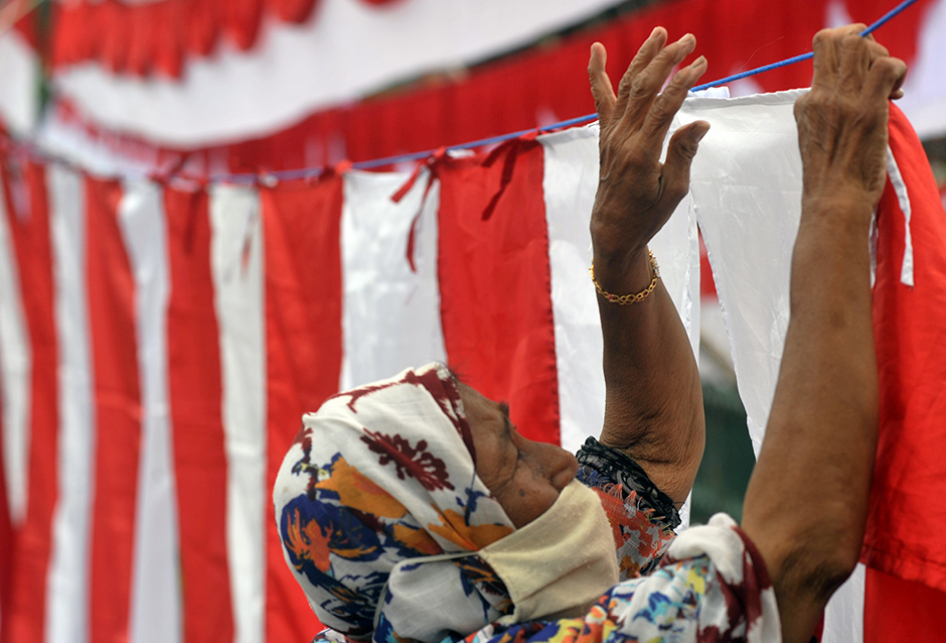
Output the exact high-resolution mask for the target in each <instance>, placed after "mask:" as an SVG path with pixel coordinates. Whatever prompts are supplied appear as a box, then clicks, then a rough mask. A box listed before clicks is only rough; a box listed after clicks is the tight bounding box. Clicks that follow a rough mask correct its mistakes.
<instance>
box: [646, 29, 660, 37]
mask: <svg viewBox="0 0 946 643" xmlns="http://www.w3.org/2000/svg"><path fill="white" fill-rule="evenodd" d="M658 31H660V27H654V30H653V31H651V32H650V35H649V36H648V38H653V37H654V36H656V35H657V32H658Z"/></svg>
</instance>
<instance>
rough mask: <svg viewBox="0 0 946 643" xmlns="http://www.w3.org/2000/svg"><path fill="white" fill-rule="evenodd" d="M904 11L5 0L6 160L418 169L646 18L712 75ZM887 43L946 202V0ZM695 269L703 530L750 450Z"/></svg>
mask: <svg viewBox="0 0 946 643" xmlns="http://www.w3.org/2000/svg"><path fill="white" fill-rule="evenodd" d="M894 5H895V2H894V1H893V0H811V1H806V2H793V3H776V2H772V1H771V0H630V1H628V0H58V1H40V0H7V1H5V2H2V3H0V124H2V128H3V132H2V138H0V147H2V148H3V150H4V151H5V152H7V153H8V154H6V155H5V156H4V158H5V159H6V160H5V163H6V166H5V167H4V172H5V176H7V177H11V176H15V175H17V173H19V172H21V171H22V170H21V168H20V166H19V165H17V164H16V163H13V162H11V161H10V160H9V159H11V158H15V157H16V154H20V155H26V156H27V157H29V158H31V159H43V158H56V159H60V160H64V161H66V162H68V163H71V164H74V165H75V166H76V167H81V168H83V169H87V170H90V171H96V172H103V173H119V174H122V175H123V176H127V175H140V176H152V177H158V178H162V179H167V178H168V177H171V176H183V177H187V178H188V180H194V181H198V182H200V181H203V182H205V183H206V182H207V181H219V180H226V179H228V177H231V178H232V177H233V176H234V175H236V176H243V177H251V178H253V179H254V180H256V179H258V178H259V177H265V176H266V175H267V173H271V172H279V171H286V170H302V169H306V168H309V169H312V168H333V167H334V168H340V169H344V168H345V167H347V164H349V163H358V162H365V161H374V160H378V159H380V161H379V163H378V164H377V165H378V167H381V168H388V169H402V170H410V169H412V168H413V167H414V166H413V163H412V162H409V161H407V160H404V159H398V158H397V157H398V156H399V155H403V154H408V153H414V152H421V151H425V150H435V149H437V148H440V147H443V146H450V145H455V144H461V143H466V142H468V141H476V140H478V139H483V138H487V137H492V136H496V135H500V134H505V133H507V132H515V131H519V130H531V129H535V128H539V127H548V126H551V125H554V124H556V123H559V122H561V121H565V120H567V119H572V118H577V117H581V116H586V115H589V114H591V113H592V112H593V111H594V104H593V101H592V100H591V97H590V94H589V92H588V89H587V77H586V71H585V70H586V66H587V57H588V51H589V47H590V45H591V43H592V42H595V41H600V42H603V43H604V44H605V45H606V47H607V48H608V52H609V71H610V73H611V75H612V78H613V79H614V83H615V85H616V84H617V80H618V78H619V77H620V74H621V72H622V71H623V69H624V68H625V67H626V66H627V64H628V63H629V62H630V59H631V57H632V56H633V54H634V52H635V51H636V48H637V46H638V45H639V43H641V42H642V41H643V39H644V38H646V36H647V35H648V34H649V33H650V31H651V30H652V29H653V27H654V26H656V25H663V26H665V27H667V28H668V30H669V32H670V36H671V38H677V37H680V36H682V35H683V34H685V33H687V32H692V33H694V34H695V35H696V36H697V40H698V43H699V44H698V47H697V54H704V55H706V57H707V58H708V60H709V70H708V72H707V74H706V76H705V78H704V80H705V81H709V80H713V79H717V78H722V77H726V76H729V75H732V74H737V73H740V72H743V71H746V70H749V69H752V68H755V67H758V66H761V65H765V64H768V63H774V62H777V61H780V60H783V59H786V58H789V57H791V56H795V55H797V54H801V53H805V52H807V51H810V48H811V38H812V36H813V35H814V33H815V32H817V31H818V30H819V29H821V28H824V27H829V26H840V25H842V24H847V23H850V22H864V23H868V24H869V23H872V22H874V21H875V20H877V19H878V18H880V17H881V16H883V15H884V14H885V13H886V12H887V11H889V10H890V9H892V8H893V6H894ZM876 37H877V39H878V40H879V41H880V42H882V43H883V44H884V45H886V46H887V47H888V48H889V49H890V51H891V53H892V54H893V55H896V56H899V57H901V58H903V59H904V60H906V61H907V63H908V65H910V75H909V77H908V79H907V84H906V86H905V88H904V89H905V97H904V99H903V100H902V101H900V107H901V108H902V109H903V110H904V112H905V113H906V114H907V116H908V117H909V118H910V120H911V122H912V123H913V125H914V127H915V129H916V130H917V133H918V134H919V136H920V138H921V139H922V140H923V142H924V149H925V150H926V152H927V154H928V157H929V160H930V164H931V167H932V169H933V172H934V175H935V177H936V179H937V181H938V184H939V185H940V186H941V194H944V198H946V74H943V72H942V69H943V67H944V65H946V0H918V1H917V2H916V3H915V4H914V5H913V6H911V7H909V8H908V9H907V10H905V11H904V12H903V13H902V14H900V15H898V16H897V17H895V18H894V19H893V20H891V21H890V22H889V23H888V24H886V25H885V26H883V27H881V28H880V29H879V30H878V31H877V32H876ZM810 77H811V64H810V62H803V63H798V64H794V65H790V66H786V67H781V68H779V69H776V70H773V71H770V72H767V73H764V74H761V75H758V76H752V77H749V78H745V79H742V80H738V81H735V82H732V83H730V84H729V85H728V86H727V91H728V92H729V94H730V95H732V96H741V95H748V94H754V93H760V92H775V91H782V90H788V89H794V88H799V87H805V86H807V84H808V82H809V80H810ZM487 147H488V146H487ZM14 152H15V153H14ZM12 184H13V185H16V182H15V181H14V182H13V183H12ZM8 192H9V194H8V198H9V199H10V200H11V202H12V203H14V205H15V203H16V202H17V199H21V200H22V199H23V198H26V197H24V196H23V194H21V193H20V192H19V191H18V190H17V189H16V188H15V187H14V188H8ZM702 262H703V266H702V272H701V274H702V278H701V279H702V281H701V284H700V295H701V302H700V307H701V311H700V316H701V329H702V330H701V337H700V367H701V372H702V377H703V394H704V401H705V405H706V418H707V449H706V455H705V456H704V461H703V464H702V466H701V468H700V471H699V475H698V477H697V481H696V485H695V488H694V491H693V505H692V520H693V521H694V522H705V521H706V520H708V518H709V516H710V515H712V514H713V513H715V512H717V511H725V512H727V513H729V514H731V515H733V516H734V517H736V518H737V520H738V519H739V517H740V514H741V504H742V496H743V494H744V491H745V488H746V484H747V482H748V479H749V476H750V474H751V470H752V466H753V462H754V458H753V454H752V448H751V445H750V442H749V437H748V434H747V431H746V415H745V411H744V409H743V407H742V403H741V402H740V398H739V394H738V390H737V383H736V378H735V375H734V370H733V364H732V358H731V357H730V350H729V342H728V339H727V336H726V330H725V325H724V322H723V313H722V311H721V310H720V307H719V304H718V301H717V298H716V293H715V288H714V284H713V281H712V276H711V271H710V270H709V264H708V259H707V257H706V253H705V251H704V252H703V255H702ZM2 322H3V320H2V319H0V332H2V330H3V328H2ZM8 412H9V404H7V405H6V406H5V407H4V413H5V414H6V413H8ZM8 424H9V422H8ZM9 454H10V449H9V448H7V450H6V452H5V457H11V456H10V455H9ZM8 469H9V467H8ZM0 576H2V575H0ZM0 618H2V615H0ZM0 643H2V641H0Z"/></svg>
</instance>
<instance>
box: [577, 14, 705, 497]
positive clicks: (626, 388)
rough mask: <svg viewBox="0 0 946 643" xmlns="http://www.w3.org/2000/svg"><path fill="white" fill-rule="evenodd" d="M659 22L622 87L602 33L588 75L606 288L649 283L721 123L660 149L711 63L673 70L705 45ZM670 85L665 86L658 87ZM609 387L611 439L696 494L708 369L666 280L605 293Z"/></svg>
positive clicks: (606, 431)
mask: <svg viewBox="0 0 946 643" xmlns="http://www.w3.org/2000/svg"><path fill="white" fill-rule="evenodd" d="M666 43H667V32H666V31H665V30H664V29H663V28H662V27H658V28H657V29H655V30H654V32H653V33H652V34H651V36H650V37H649V38H648V39H647V40H646V41H645V42H644V44H643V45H642V46H641V48H640V51H638V53H637V55H636V56H635V58H634V60H633V61H632V62H631V64H630V66H629V67H628V69H627V72H626V73H625V74H624V77H623V78H622V79H621V83H620V85H619V87H618V94H617V95H616V96H615V94H614V90H613V89H612V86H611V82H610V80H609V79H608V75H607V73H606V72H605V61H606V52H605V49H604V47H603V46H602V45H601V44H599V43H595V45H594V46H593V47H592V50H591V61H590V63H589V65H588V75H589V78H590V81H591V91H592V94H593V95H594V98H595V105H596V107H597V110H598V119H599V123H600V127H601V132H600V155H601V164H600V179H599V184H598V192H597V196H596V198H595V205H594V210H593V211H592V216H591V238H592V243H593V246H594V276H595V278H596V280H597V283H598V284H599V286H600V287H601V289H602V290H604V291H606V292H608V293H612V294H616V295H625V294H630V293H637V292H640V291H645V290H646V289H647V288H648V286H649V285H650V284H651V281H652V279H653V276H654V273H653V272H652V268H651V263H650V261H649V258H648V251H647V243H648V242H649V241H650V240H651V238H652V237H653V236H654V235H655V234H656V233H657V231H658V230H660V228H661V227H662V226H663V225H664V223H666V222H667V219H668V218H669V217H670V215H671V214H672V213H673V211H674V208H676V206H677V204H678V203H679V202H680V200H681V199H682V198H683V196H684V195H685V194H686V193H687V190H688V189H689V180H690V178H689V177H690V162H691V160H692V159H693V156H694V154H696V149H697V145H698V144H699V141H700V139H701V138H703V136H704V135H705V134H706V132H707V130H708V129H709V124H707V123H705V122H703V121H699V122H696V123H692V124H691V125H688V126H686V127H683V128H681V129H679V130H677V131H676V132H675V133H674V135H673V137H672V138H671V140H670V147H669V151H668V153H667V159H666V162H665V163H661V162H660V152H661V148H662V145H663V142H664V139H665V138H666V135H667V131H668V130H669V128H670V124H671V121H672V120H673V117H674V115H675V114H676V113H677V110H679V109H680V105H682V104H683V99H684V98H685V97H686V93H687V91H689V89H690V88H691V87H692V86H693V85H694V84H695V83H696V81H697V79H698V78H699V77H700V76H701V75H702V74H703V72H704V71H705V70H706V59H705V58H702V57H700V58H699V59H697V60H696V61H694V62H693V63H692V64H690V65H689V66H687V67H684V68H683V69H680V70H679V71H677V72H676V73H675V74H673V77H672V79H671V80H670V83H669V85H668V86H667V88H666V89H665V90H664V91H663V93H659V92H660V89H661V87H662V86H663V84H664V83H665V82H666V80H667V78H669V77H670V75H671V72H672V71H673V68H674V67H675V66H676V65H679V64H680V63H681V62H682V61H683V59H684V58H685V57H686V56H688V55H689V54H690V53H692V52H693V50H694V47H695V46H696V39H695V38H694V37H693V36H692V35H690V34H688V35H686V36H684V37H683V38H681V39H680V40H678V41H677V42H675V43H672V44H670V45H667V44H666ZM658 93H659V94H658ZM598 310H599V312H600V315H601V328H602V331H603V334H604V376H605V383H606V386H607V399H606V404H605V417H604V427H603V430H602V433H601V442H602V443H603V444H606V445H608V446H611V447H615V448H618V449H620V450H622V451H624V452H625V453H627V454H628V455H629V456H631V457H632V458H634V459H635V460H636V461H637V462H638V463H639V464H640V465H641V466H642V467H643V468H644V470H645V471H646V472H647V474H648V475H649V476H650V478H651V479H652V480H653V482H654V483H655V484H656V485H657V486H658V487H659V488H660V489H661V490H662V491H663V492H664V493H666V494H667V495H668V496H670V498H671V499H673V501H674V502H675V503H677V504H678V506H679V504H682V503H683V501H684V500H685V499H686V497H687V494H688V493H689V492H690V488H691V487H692V486H693V479H694V478H695V477H696V471H697V469H698V468H699V464H700V459H701V458H702V456H703V445H704V440H705V436H704V418H703V397H702V391H701V388H700V377H699V372H698V371H697V366H696V362H695V360H694V358H693V352H692V350H691V348H690V343H689V340H688V338H687V335H686V332H685V331H684V328H683V324H682V323H681V321H680V318H679V316H678V315H677V312H676V310H675V309H674V306H673V302H672V301H671V299H670V296H669V294H668V293H667V291H666V289H665V288H664V285H663V283H662V282H661V281H660V280H659V279H657V281H656V286H655V287H654V288H653V290H652V291H651V292H650V293H649V294H647V295H646V297H644V299H643V300H641V301H640V302H638V303H632V304H629V305H620V304H618V303H616V302H612V301H609V299H608V298H607V297H606V296H604V295H602V294H599V295H598Z"/></svg>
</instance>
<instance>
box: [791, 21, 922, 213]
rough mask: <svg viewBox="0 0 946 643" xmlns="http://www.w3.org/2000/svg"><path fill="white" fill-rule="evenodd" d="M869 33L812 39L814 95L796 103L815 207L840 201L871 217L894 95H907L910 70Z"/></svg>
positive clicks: (882, 176) (854, 28) (843, 31)
mask: <svg viewBox="0 0 946 643" xmlns="http://www.w3.org/2000/svg"><path fill="white" fill-rule="evenodd" d="M864 28H865V26H864V25H849V26H847V27H841V28H839V29H825V30H823V31H820V32H818V34H817V35H816V36H815V39H814V53H815V59H814V65H815V70H814V76H813V78H812V81H811V91H810V92H808V93H807V94H805V95H804V96H802V97H801V98H799V99H798V100H797V101H796V102H795V120H796V122H797V123H798V144H799V147H800V149H801V158H802V167H803V169H804V180H803V203H804V204H806V205H807V206H808V207H809V208H810V207H818V206H824V205H828V209H829V210H830V209H831V207H830V204H834V203H836V202H837V201H838V199H842V200H844V201H843V202H844V203H845V204H849V203H852V202H853V203H855V204H859V205H862V206H864V207H862V208H860V210H862V211H864V212H866V213H867V214H868V215H869V213H870V212H871V211H873V208H874V206H876V205H877V202H878V201H879V200H880V195H881V193H882V192H883V189H884V183H885V181H886V157H887V119H888V116H889V108H888V98H899V97H900V96H901V95H902V92H901V91H900V86H901V85H902V84H903V79H904V77H905V76H906V71H907V67H906V65H905V64H904V62H903V61H902V60H898V59H897V58H891V57H890V55H889V53H888V52H887V50H886V49H885V48H884V47H883V46H881V45H880V44H878V43H877V42H874V40H873V38H871V37H869V36H868V37H866V38H862V37H861V36H859V35H858V34H859V33H860V32H861V31H863V30H864ZM852 200H853V201H852Z"/></svg>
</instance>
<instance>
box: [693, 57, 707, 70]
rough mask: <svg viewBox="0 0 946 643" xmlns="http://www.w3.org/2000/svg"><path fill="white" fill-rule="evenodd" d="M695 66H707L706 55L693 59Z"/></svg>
mask: <svg viewBox="0 0 946 643" xmlns="http://www.w3.org/2000/svg"><path fill="white" fill-rule="evenodd" d="M693 66H694V67H706V56H700V57H699V58H697V59H696V60H694V61H693Z"/></svg>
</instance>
